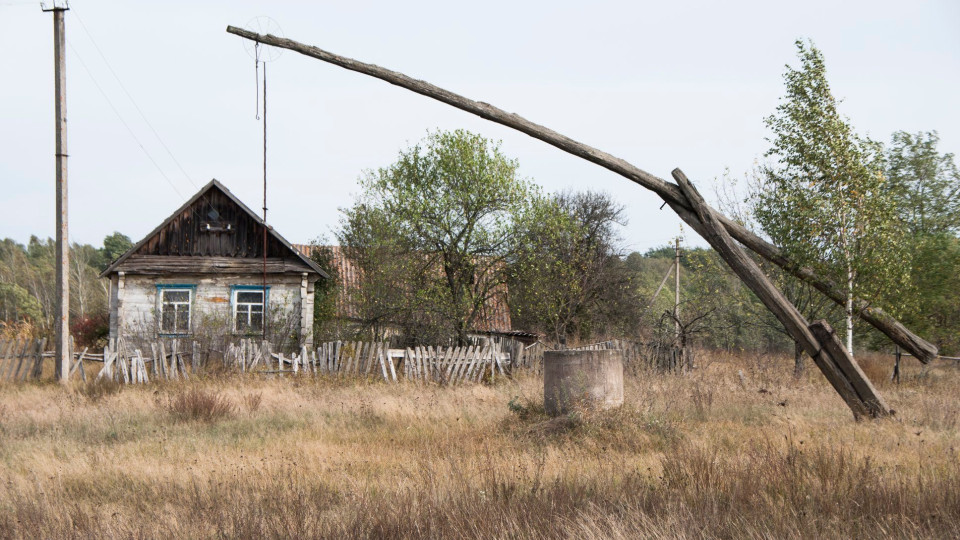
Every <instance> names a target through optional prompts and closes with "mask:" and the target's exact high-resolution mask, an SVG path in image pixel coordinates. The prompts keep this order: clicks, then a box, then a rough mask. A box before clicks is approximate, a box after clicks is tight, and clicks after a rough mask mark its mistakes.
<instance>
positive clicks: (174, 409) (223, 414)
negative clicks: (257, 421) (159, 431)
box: [167, 387, 237, 423]
mask: <svg viewBox="0 0 960 540" xmlns="http://www.w3.org/2000/svg"><path fill="white" fill-rule="evenodd" d="M167 410H168V411H169V412H170V414H171V416H173V418H174V419H176V420H178V421H180V422H187V421H199V422H208V423H209V422H216V421H218V420H223V419H225V418H229V417H231V416H233V415H234V413H235V412H236V410H237V408H236V406H235V405H234V404H233V402H232V401H230V400H229V399H228V398H227V397H225V396H224V395H223V394H221V393H219V392H213V391H210V390H205V389H202V388H197V387H193V388H190V389H188V390H186V391H183V392H177V393H176V394H174V395H173V396H171V397H169V398H168V401H167Z"/></svg>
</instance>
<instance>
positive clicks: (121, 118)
mask: <svg viewBox="0 0 960 540" xmlns="http://www.w3.org/2000/svg"><path fill="white" fill-rule="evenodd" d="M67 45H69V46H70V50H71V51H73V55H74V56H75V57H76V58H77V60H79V61H80V66H81V67H83V70H84V71H86V72H87V75H88V76H89V77H90V80H91V81H93V85H94V86H96V87H97V90H98V91H100V95H101V96H103V99H105V100H106V101H107V104H108V105H110V109H111V110H113V114H115V115H116V116H117V119H118V120H120V123H121V124H123V127H125V128H126V129H127V133H129V134H130V137H131V138H132V139H133V140H134V142H136V143H137V146H139V147H140V150H142V151H143V154H144V155H145V156H147V159H149V160H150V163H153V166H154V167H156V169H157V171H158V172H159V173H160V176H162V177H163V179H164V180H166V181H167V183H168V184H170V187H171V188H173V191H175V192H176V194H177V195H178V196H179V197H180V198H181V199H184V200H186V198H185V197H184V196H183V193H181V192H180V190H179V189H177V186H176V184H174V183H173V180H170V177H169V176H167V173H165V172H163V169H162V168H161V167H160V164H159V163H157V160H155V159H153V156H152V155H151V154H150V152H149V151H147V148H146V147H145V146H144V145H143V143H142V142H140V139H139V138H137V135H136V133H134V132H133V129H132V128H131V127H130V124H128V123H127V121H126V120H124V119H123V115H121V114H120V111H119V110H117V107H116V106H115V105H114V104H113V101H112V100H111V99H110V96H108V95H107V93H106V92H105V91H104V90H103V87H101V86H100V83H99V82H97V79H96V77H94V76H93V73H92V72H91V71H90V68H88V67H87V64H86V62H84V61H83V57H81V56H80V53H79V52H77V48H76V47H74V46H73V42H71V41H70V40H69V39H67Z"/></svg>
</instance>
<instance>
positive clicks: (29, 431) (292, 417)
mask: <svg viewBox="0 0 960 540" xmlns="http://www.w3.org/2000/svg"><path fill="white" fill-rule="evenodd" d="M701 360H702V363H701V367H700V369H698V370H697V371H696V372H694V373H693V374H689V375H685V376H677V375H658V374H654V373H650V374H640V375H638V376H636V377H633V376H631V377H629V378H628V379H627V382H626V384H627V388H626V399H627V401H626V405H625V406H624V407H623V408H622V409H620V410H617V411H609V412H590V411H583V412H582V413H579V414H575V415H571V416H567V417H561V418H557V419H549V418H548V417H546V416H544V414H543V412H542V399H541V395H540V394H541V386H540V385H541V384H542V383H541V381H540V380H539V379H537V378H535V377H532V376H526V377H518V378H516V379H515V380H512V381H500V382H498V383H497V384H496V385H495V386H492V387H491V386H468V387H460V388H441V387H437V386H422V385H415V384H406V383H401V384H399V385H390V384H385V383H382V382H380V383H376V382H366V381H359V380H344V379H339V380H337V379H323V378H320V379H306V378H303V379H294V378H286V379H271V380H265V379H252V378H249V377H247V378H239V377H222V378H209V379H205V380H191V381H190V382H181V383H159V384H149V385H145V386H141V387H124V388H118V387H115V386H112V385H109V384H107V385H89V386H83V385H80V384H79V383H77V384H76V385H75V386H72V387H70V388H68V389H64V388H61V387H59V386H58V385H56V384H54V383H45V384H26V385H17V386H13V385H7V386H0V537H4V538H6V537H10V538H21V537H43V538H66V537H87V538H134V537H165V538H171V539H172V538H211V537H217V538H219V537H231V538H234V537H239V538H262V537H268V538H277V537H298V538H314V537H321V538H343V537H363V538H369V537H377V538H380V537H431V538H460V537H482V538H497V537H499V538H638V537H646V538H650V537H654V538H661V537H662V538H717V537H720V538H734V537H736V538H742V537H755V538H817V537H843V538H850V537H856V538H867V537H873V538H876V537H885V538H886V537H892V538H900V537H954V538H956V537H960V454H958V449H960V432H958V426H960V370H958V369H957V368H956V367H954V366H952V365H948V364H938V365H936V366H934V367H932V368H930V369H921V368H920V367H919V366H918V365H917V364H916V363H910V364H908V365H907V366H906V368H905V374H904V379H903V382H902V383H901V384H900V385H899V386H897V385H893V384H891V383H889V382H887V381H886V379H887V377H888V374H889V365H890V363H891V359H890V358H889V357H887V358H884V359H871V358H866V359H863V360H862V363H863V365H864V368H865V371H867V373H868V374H869V375H871V376H872V378H873V379H874V380H875V381H876V382H878V384H879V388H880V391H881V392H882V393H883V395H884V396H885V397H886V398H887V400H888V401H889V403H890V405H891V406H892V407H893V408H894V409H896V411H897V414H896V416H895V417H894V418H893V419H889V420H882V421H874V422H869V421H868V422H860V423H856V422H854V421H853V419H852V416H851V414H850V413H849V411H848V410H847V409H846V407H845V406H844V404H843V403H842V401H841V400H840V398H839V397H837V396H836V395H835V394H834V393H833V391H832V390H831V389H830V388H829V387H828V386H827V384H826V383H825V382H824V381H823V379H822V377H821V376H820V375H819V373H818V372H817V371H816V369H815V368H813V367H812V366H810V369H809V372H808V374H807V376H806V377H805V378H804V379H803V380H801V381H795V380H794V379H793V377H792V375H791V363H792V361H791V360H788V359H786V358H772V357H741V358H735V357H729V356H724V355H710V354H706V353H704V354H702V355H701Z"/></svg>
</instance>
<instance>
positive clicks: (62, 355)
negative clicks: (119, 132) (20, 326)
mask: <svg viewBox="0 0 960 540" xmlns="http://www.w3.org/2000/svg"><path fill="white" fill-rule="evenodd" d="M68 9H70V8H69V6H67V5H66V4H64V5H62V6H58V5H57V4H56V2H54V4H53V7H51V8H44V9H43V11H45V12H47V11H52V12H53V73H54V100H55V105H54V115H55V127H56V154H55V155H56V164H57V233H56V236H57V292H56V309H55V312H56V321H55V322H54V332H55V339H56V353H55V354H56V356H55V357H54V362H55V363H56V364H55V365H56V374H57V379H58V380H59V381H60V382H62V383H66V382H67V379H68V378H69V376H70V236H69V234H68V233H67V59H66V49H65V47H64V42H65V40H66V34H65V30H64V24H63V14H64V12H65V11H67V10H68Z"/></svg>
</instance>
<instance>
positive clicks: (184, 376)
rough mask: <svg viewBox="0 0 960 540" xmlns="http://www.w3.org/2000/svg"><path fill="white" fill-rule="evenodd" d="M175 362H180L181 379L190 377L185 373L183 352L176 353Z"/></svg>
mask: <svg viewBox="0 0 960 540" xmlns="http://www.w3.org/2000/svg"><path fill="white" fill-rule="evenodd" d="M177 362H178V363H179V364H180V375H181V376H182V377H183V380H185V381H186V380H188V379H190V377H189V376H188V375H187V366H186V364H184V362H183V353H182V352H181V353H180V354H178V355H177Z"/></svg>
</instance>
